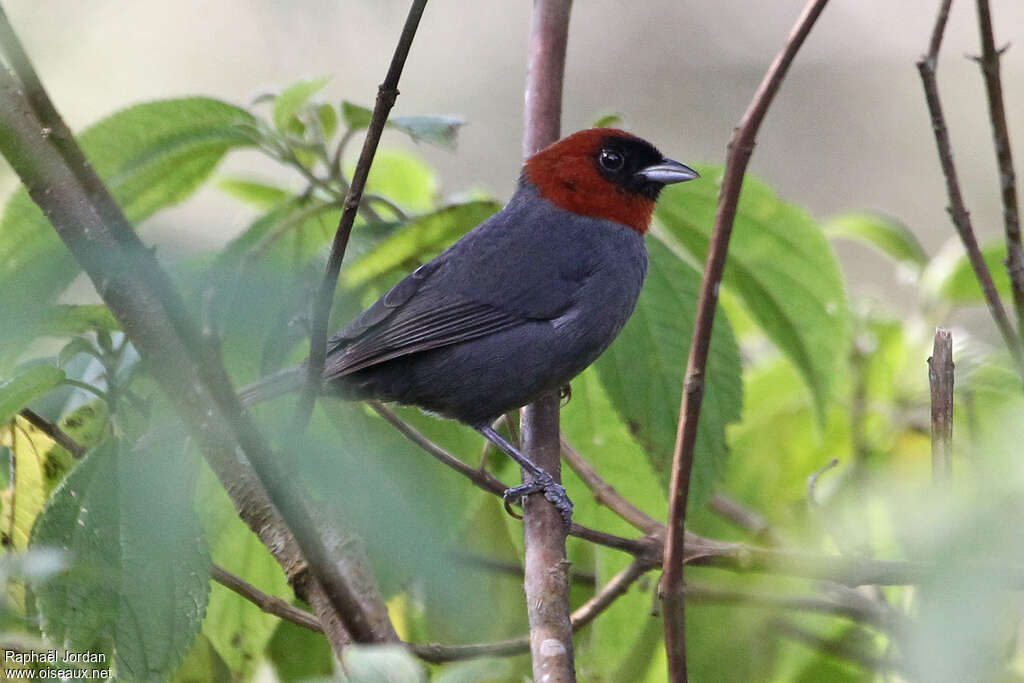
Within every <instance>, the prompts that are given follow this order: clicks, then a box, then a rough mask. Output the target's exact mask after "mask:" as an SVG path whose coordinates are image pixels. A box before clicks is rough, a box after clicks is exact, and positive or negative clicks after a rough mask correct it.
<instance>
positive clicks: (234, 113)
mask: <svg viewBox="0 0 1024 683" xmlns="http://www.w3.org/2000/svg"><path fill="white" fill-rule="evenodd" d="M252 121H253V118H252V116H251V115H249V114H248V113H247V112H246V111H244V110H242V109H239V108H238V107H234V106H232V105H229V104H225V103H224V102H220V101H218V100H214V99H209V98H201V97H191V98H182V99H173V100H158V101H155V102H147V103H145V104H140V105H137V106H134V107H130V108H129V109H126V110H124V111H121V112H118V113H117V114H114V115H112V116H109V117H107V118H105V119H103V120H102V121H100V122H99V123H96V124H94V125H93V126H90V127H89V128H88V129H86V130H85V132H83V133H82V134H81V135H80V136H79V137H78V141H79V144H80V145H81V146H82V149H83V150H84V151H85V154H86V156H87V157H88V158H89V161H90V162H91V163H92V165H93V167H94V168H95V169H96V171H97V172H98V173H99V175H100V177H101V178H102V179H103V180H104V181H105V182H106V183H107V187H108V188H109V189H110V191H111V192H112V193H113V195H114V198H115V199H116V200H117V202H118V203H119V204H120V206H121V208H122V209H123V210H124V212H125V215H126V216H127V217H128V220H130V221H131V222H132V223H134V224H138V223H139V222H141V221H143V220H145V219H146V218H148V217H149V216H151V215H152V214H153V213H154V212H156V211H157V210H159V209H162V208H164V207H167V206H171V205H173V204H177V203H178V202H181V201H182V200H184V199H185V198H186V197H188V196H189V195H190V194H192V192H194V191H195V190H196V188H198V187H199V186H200V185H201V184H202V183H203V181H205V180H206V178H207V177H208V176H209V174H210V173H211V172H212V171H213V169H214V167H215V166H216V165H217V163H218V162H219V161H220V159H221V158H222V157H223V156H224V154H225V153H226V152H227V151H228V150H230V149H232V148H233V147H239V146H247V145H251V144H252V140H251V138H249V137H248V136H247V135H246V134H245V133H244V132H243V131H242V130H241V128H240V126H239V125H238V124H240V123H245V122H252ZM78 272H79V267H78V264H77V262H76V261H75V260H74V259H73V258H72V256H71V254H70V253H69V252H68V251H67V249H66V248H65V247H64V244H63V243H62V242H61V241H60V239H59V238H58V237H57V235H56V233H55V232H54V231H53V229H52V228H51V227H50V224H49V221H47V219H46V218H45V217H44V216H43V214H42V212H41V211H40V210H39V208H38V207H37V206H36V205H35V203H34V202H33V201H32V199H31V198H30V197H29V196H28V193H27V192H26V191H25V190H24V188H22V189H19V190H18V191H17V192H15V193H14V195H13V196H12V197H11V199H10V200H9V201H8V202H7V205H6V207H5V209H4V214H3V219H2V220H0V311H4V317H3V318H4V319H3V321H2V323H3V324H2V326H0V369H2V368H3V367H4V365H5V363H9V362H10V361H11V359H12V358H13V357H14V356H16V355H17V354H18V353H20V352H21V350H22V349H23V345H24V343H25V341H27V340H28V339H31V338H32V337H33V336H34V335H35V333H36V332H35V330H36V324H37V322H38V321H39V319H40V317H45V316H44V314H43V311H46V305H47V304H49V303H50V302H52V301H54V299H56V297H57V296H58V295H59V294H60V293H61V292H62V291H64V289H66V288H67V286H68V285H69V284H70V283H71V281H72V280H73V279H74V278H75V277H76V276H77V275H78ZM26 301H31V302H32V305H31V306H27V305H25V302H26Z"/></svg>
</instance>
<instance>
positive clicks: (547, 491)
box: [476, 425, 572, 526]
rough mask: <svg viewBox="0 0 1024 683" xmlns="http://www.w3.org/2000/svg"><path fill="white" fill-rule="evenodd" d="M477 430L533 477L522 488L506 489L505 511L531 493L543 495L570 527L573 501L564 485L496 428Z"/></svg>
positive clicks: (486, 426)
mask: <svg viewBox="0 0 1024 683" xmlns="http://www.w3.org/2000/svg"><path fill="white" fill-rule="evenodd" d="M476 429H477V431H478V432H480V433H481V434H483V435H484V438H485V439H487V440H488V441H490V442H491V443H493V444H494V445H495V446H497V447H498V448H500V449H501V450H503V451H504V452H505V454H506V455H507V456H508V457H510V458H512V459H513V460H515V461H516V462H517V463H519V466H520V467H522V468H523V469H524V470H526V471H527V472H529V473H530V476H531V477H532V480H531V481H529V482H527V483H525V484H523V485H521V486H514V487H512V488H510V489H505V493H504V494H502V498H503V499H504V501H505V509H506V510H507V509H508V507H509V504H510V503H512V502H513V501H515V500H521V499H522V498H523V497H525V496H528V495H530V494H531V493H543V494H544V497H545V498H546V499H548V500H549V501H550V502H551V503H552V504H553V505H554V506H555V508H556V509H557V510H558V511H559V512H561V513H562V519H564V520H565V525H566V526H569V524H570V523H571V522H572V501H571V500H569V496H568V495H567V494H566V493H565V489H564V488H563V487H562V485H561V484H559V483H558V482H557V481H555V478H554V477H552V476H551V475H550V474H548V473H547V472H545V471H544V470H543V469H541V468H540V467H538V466H537V465H536V464H535V463H534V462H533V461H532V460H530V459H529V458H527V457H526V456H525V455H523V454H522V453H520V452H519V449H517V448H516V447H515V446H513V445H512V444H510V443H509V442H508V441H506V440H505V438H504V437H503V436H502V435H501V434H499V433H498V432H496V431H494V428H493V427H491V426H490V425H483V426H479V427H477V428H476ZM510 512H511V510H510Z"/></svg>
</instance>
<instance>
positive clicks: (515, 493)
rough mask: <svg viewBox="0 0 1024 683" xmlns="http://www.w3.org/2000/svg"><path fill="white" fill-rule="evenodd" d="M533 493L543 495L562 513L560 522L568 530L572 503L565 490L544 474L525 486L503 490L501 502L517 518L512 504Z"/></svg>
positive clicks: (548, 475)
mask: <svg viewBox="0 0 1024 683" xmlns="http://www.w3.org/2000/svg"><path fill="white" fill-rule="evenodd" d="M533 493H543V494H544V498H546V499H547V500H548V502H550V503H551V504H552V505H554V506H555V509H556V510H558V511H559V512H561V513H562V520H563V521H564V522H565V528H566V529H568V528H569V525H570V524H572V501H571V500H570V499H569V495H568V494H567V493H566V492H565V488H564V487H563V486H562V485H561V484H559V483H558V482H557V481H555V478H554V477H552V476H551V475H550V474H546V473H545V474H544V476H543V477H536V478H534V480H533V481H531V482H529V483H527V484H522V485H520V486H514V487H512V488H510V489H505V493H503V494H502V496H501V497H502V500H504V501H505V510H506V511H508V513H509V514H510V515H512V516H513V517H518V516H519V515H517V514H516V513H515V512H513V511H512V507H511V506H512V504H513V503H515V502H517V501H522V500H523V499H524V498H525V497H526V496H528V495H530V494H533Z"/></svg>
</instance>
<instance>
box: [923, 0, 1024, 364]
mask: <svg viewBox="0 0 1024 683" xmlns="http://www.w3.org/2000/svg"><path fill="white" fill-rule="evenodd" d="M951 3H952V0H943V1H942V4H941V5H940V6H939V13H938V16H937V17H936V19H935V26H934V27H933V29H932V37H931V40H930V41H929V47H928V54H926V55H924V56H922V57H921V59H919V60H918V62H917V70H918V72H919V73H920V74H921V83H922V85H923V86H924V97H925V101H926V102H927V104H928V112H929V114H930V115H931V120H932V131H933V132H934V133H935V144H936V147H937V148H938V152H939V163H940V164H941V166H942V173H943V175H944V176H945V178H946V193H947V194H948V195H949V207H948V209H947V211H948V212H949V215H950V218H952V220H953V225H954V227H956V231H957V234H958V235H959V236H960V241H961V242H963V245H964V249H965V250H966V251H967V258H968V260H969V261H970V262H971V268H973V269H974V276H975V277H976V278H977V279H978V284H979V285H981V291H982V293H983V294H984V295H985V302H986V303H987V304H988V310H989V312H990V313H991V314H992V319H993V320H994V321H995V323H996V327H997V328H999V334H1000V335H1002V337H1003V342H1004V343H1005V344H1006V348H1007V350H1009V352H1010V355H1012V356H1013V360H1014V362H1015V363H1016V365H1017V371H1018V373H1020V375H1021V379H1022V380H1024V354H1022V351H1021V344H1020V338H1019V337H1018V336H1017V333H1016V332H1015V331H1014V329H1013V325H1011V324H1010V319H1009V318H1008V317H1007V315H1006V309H1004V308H1003V302H1002V300H1001V299H1000V298H999V292H998V291H997V290H996V285H995V283H994V282H993V281H992V273H991V272H989V269H988V265H986V263H985V257H984V256H982V253H981V248H980V247H979V246H978V238H977V237H976V236H975V234H974V227H973V226H972V225H971V216H970V214H969V213H968V211H967V207H966V206H965V205H964V198H963V195H962V194H961V192H960V180H959V179H958V177H957V172H956V165H955V164H954V163H953V150H952V146H951V144H950V141H949V131H948V130H947V128H946V118H945V115H944V114H943V113H942V102H941V100H940V99H939V86H938V81H937V80H936V77H935V72H936V68H937V66H938V61H939V49H940V48H941V47H942V36H943V34H944V32H945V30H946V21H947V20H948V18H949V7H950V4H951Z"/></svg>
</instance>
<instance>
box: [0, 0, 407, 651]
mask: <svg viewBox="0 0 1024 683" xmlns="http://www.w3.org/2000/svg"><path fill="white" fill-rule="evenodd" d="M0 45H2V48H3V52H4V55H5V56H6V58H7V61H8V64H9V65H10V66H11V67H12V69H13V71H14V73H13V74H12V73H11V72H10V71H8V70H7V69H0V151H2V152H3V154H4V156H6V157H7V159H8V161H9V162H10V163H11V165H12V166H13V167H14V170H15V171H16V172H17V173H18V175H19V177H20V178H21V179H22V182H23V183H24V184H25V187H26V188H27V190H28V192H29V195H30V196H31V197H32V199H33V200H34V201H35V202H36V203H37V204H39V205H40V207H41V208H42V210H43V212H44V213H45V214H46V215H47V217H48V218H49V220H50V222H51V223H52V224H53V226H54V228H55V229H56V231H57V233H58V235H59V236H60V238H61V239H62V240H63V241H64V242H65V244H66V245H67V246H68V248H69V250H70V251H71V252H72V253H73V254H74V255H75V257H76V258H77V259H78V260H79V262H80V263H81V264H82V266H83V268H84V270H85V271H86V273H87V274H88V275H89V277H90V278H91V279H92V281H93V283H94V284H95V286H96V289H97V291H98V292H99V294H100V296H101V297H102V298H103V300H104V302H105V303H106V304H107V306H108V307H109V308H110V310H111V312H112V313H113V314H114V316H115V317H117V319H118V321H119V322H120V323H121V325H122V327H123V328H124V329H125V330H126V332H127V333H128V335H129V337H130V338H131V340H132V342H133V344H134V346H135V348H136V349H137V350H138V352H139V355H140V356H141V357H142V358H143V360H144V361H146V362H147V365H148V366H149V367H150V368H151V371H152V373H153V375H154V378H155V379H156V380H157V382H158V383H159V384H160V386H161V388H162V389H163V391H164V392H165V393H166V394H167V396H168V397H169V398H170V399H171V401H172V402H173V404H174V407H175V409H176V410H177V411H178V413H179V415H180V417H181V418H182V420H183V421H184V422H185V424H187V425H188V426H189V428H190V430H191V431H192V433H193V435H194V436H195V438H196V440H197V442H198V443H199V444H200V446H201V448H202V450H203V453H204V455H205V456H206V458H207V460H208V461H209V462H210V465H211V467H212V469H213V470H214V471H215V472H216V473H217V476H218V478H219V479H220V480H221V482H223V483H224V485H225V487H226V489H227V490H228V493H229V494H230V495H231V496H232V498H233V500H234V502H235V505H236V508H238V510H239V514H240V516H242V518H243V519H244V520H245V521H246V523H247V524H249V526H250V527H251V528H252V529H253V530H254V531H256V533H257V534H258V535H259V536H260V538H261V540H262V541H263V542H264V543H265V544H266V545H267V547H268V548H270V549H271V552H273V553H274V555H275V558H276V559H277V560H278V562H280V563H281V564H282V566H283V567H284V569H285V571H286V573H287V574H288V576H289V579H290V580H291V581H292V583H293V585H294V586H295V588H296V590H297V591H301V592H304V593H306V594H307V595H308V597H309V599H310V601H311V603H312V604H314V606H315V608H316V609H317V612H318V614H320V615H321V621H322V622H323V623H325V624H328V623H330V627H328V629H327V630H328V633H329V634H330V636H331V642H332V645H334V647H335V649H336V651H340V648H341V647H343V646H344V645H345V643H346V642H348V640H349V639H350V638H355V639H357V640H361V641H367V642H369V641H378V640H391V639H394V638H395V635H394V629H393V628H392V627H391V624H390V621H389V620H388V619H387V612H386V609H385V608H384V605H383V600H382V599H381V598H380V596H379V592H377V589H376V586H375V585H373V582H372V579H370V578H368V576H369V575H368V574H367V573H365V571H364V569H363V567H364V565H360V566H359V567H356V566H355V565H356V564H359V563H352V562H349V561H347V560H346V559H345V558H344V557H341V556H340V555H339V554H338V553H336V552H332V553H328V551H327V550H326V547H325V545H324V543H323V541H322V539H321V538H320V536H319V535H318V528H317V526H315V525H314V523H313V522H312V519H311V516H310V514H309V512H308V510H307V509H306V507H305V505H304V503H303V499H302V497H301V496H299V495H297V494H296V492H295V491H294V490H293V486H292V484H291V480H290V479H289V478H287V477H284V476H279V474H280V473H279V464H278V460H279V459H278V458H276V456H275V455H274V454H273V453H272V452H271V451H270V450H269V448H268V447H267V445H266V443H265V442H264V441H263V440H262V438H261V437H260V435H259V433H258V431H257V430H256V429H255V427H254V425H253V424H252V422H251V420H250V419H249V418H248V417H247V416H246V415H245V413H244V412H243V411H242V407H241V405H240V404H239V403H238V400H237V397H236V396H235V393H234V390H233V389H232V387H231V383H230V380H229V379H228V377H227V373H226V371H225V370H224V366H223V364H222V363H221V362H220V358H219V353H218V350H217V348H216V347H215V346H214V344H213V343H212V341H211V340H210V339H207V338H204V337H203V336H202V335H201V333H200V331H199V330H198V328H197V326H196V325H195V323H194V321H193V320H192V319H191V318H190V316H189V315H188V312H187V309H186V307H185V305H184V303H183V302H182V301H181V298H180V295H179V294H178V292H177V290H176V289H175V288H174V286H173V284H172V282H171V280H170V278H169V276H168V275H167V274H166V273H165V272H164V270H163V269H162V268H161V266H160V264H159V263H158V262H157V260H156V258H155V256H154V255H153V253H152V252H151V251H150V250H149V249H147V248H146V247H145V245H144V244H143V243H142V242H141V241H140V240H139V238H138V235H137V234H136V233H135V231H134V229H133V228H132V226H131V224H130V223H129V222H128V220H127V219H126V218H125V216H124V214H123V213H122V212H121V210H120V207H118V205H117V203H116V202H115V201H114V199H113V197H112V196H111V195H110V193H109V192H108V191H107V189H106V187H105V185H104V184H103V182H102V180H100V178H99V176H98V175H97V174H96V173H95V171H94V170H93V168H92V166H91V165H90V164H89V162H88V160H87V159H86V158H85V156H84V155H83V154H82V151H81V150H80V149H79V147H78V146H77V144H76V142H75V139H74V136H73V135H72V134H71V132H70V130H69V129H68V128H67V126H66V124H65V123H64V121H63V120H62V119H61V117H60V115H59V114H58V113H57V111H56V109H55V108H54V107H53V104H52V102H51V101H50V99H49V97H48V96H47V95H46V92H45V91H44V90H43V88H42V84H41V83H40V82H39V79H38V77H37V76H36V74H35V72H34V71H33V69H32V66H31V64H30V63H29V61H28V58H27V56H26V55H25V53H24V51H23V50H22V48H21V45H20V43H19V42H18V40H17V37H16V36H15V34H14V31H13V29H12V28H11V26H10V24H9V23H8V21H7V17H6V15H4V14H3V12H2V10H0ZM55 189H59V191H54V190H55ZM239 453H241V454H244V456H245V460H247V461H248V465H247V464H246V463H245V462H244V461H243V460H242V459H241V458H239ZM250 465H251V467H250ZM271 501H273V502H271ZM329 555H330V559H328V556H329ZM357 575H358V576H357ZM353 586H358V587H359V589H358V590H353ZM339 619H340V620H341V621H343V622H344V628H342V626H341V621H339Z"/></svg>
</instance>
